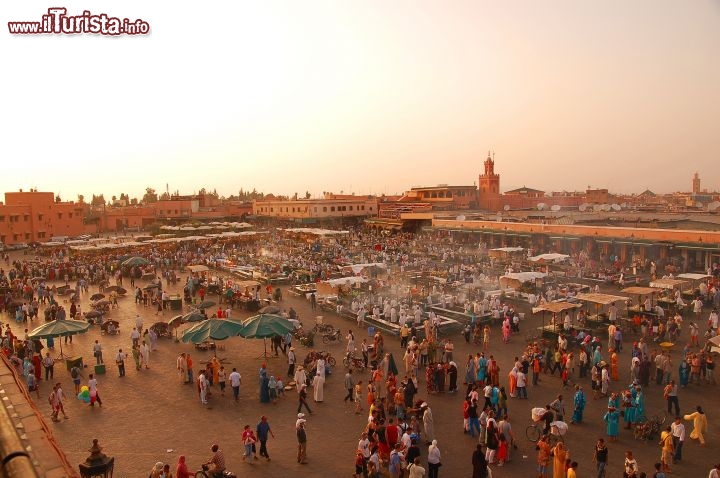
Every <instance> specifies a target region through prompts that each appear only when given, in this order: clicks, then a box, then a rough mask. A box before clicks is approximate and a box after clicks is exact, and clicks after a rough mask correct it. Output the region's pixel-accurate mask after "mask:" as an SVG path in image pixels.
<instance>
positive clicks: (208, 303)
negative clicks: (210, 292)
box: [193, 300, 217, 309]
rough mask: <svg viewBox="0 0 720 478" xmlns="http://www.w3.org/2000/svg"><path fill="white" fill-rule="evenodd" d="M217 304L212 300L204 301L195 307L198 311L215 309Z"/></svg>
mask: <svg viewBox="0 0 720 478" xmlns="http://www.w3.org/2000/svg"><path fill="white" fill-rule="evenodd" d="M215 304H217V302H214V301H212V300H204V301H202V302H200V303H199V304H198V305H195V306H193V307H195V308H196V309H209V308H210V307H213V306H214V305H215Z"/></svg>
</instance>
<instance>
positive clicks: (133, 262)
mask: <svg viewBox="0 0 720 478" xmlns="http://www.w3.org/2000/svg"><path fill="white" fill-rule="evenodd" d="M148 264H150V261H149V260H147V259H145V258H144V257H140V256H135V257H131V258H129V259H125V260H124V261H122V262H121V263H120V265H122V266H124V267H137V266H145V265H148Z"/></svg>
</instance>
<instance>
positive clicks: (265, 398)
mask: <svg viewBox="0 0 720 478" xmlns="http://www.w3.org/2000/svg"><path fill="white" fill-rule="evenodd" d="M269 386H270V379H269V378H268V375H267V370H266V369H265V364H263V366H262V367H260V402H262V403H270V388H269Z"/></svg>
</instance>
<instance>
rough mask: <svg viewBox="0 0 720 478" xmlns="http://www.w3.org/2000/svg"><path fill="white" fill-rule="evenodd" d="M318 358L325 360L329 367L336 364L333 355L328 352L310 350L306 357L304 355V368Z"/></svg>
mask: <svg viewBox="0 0 720 478" xmlns="http://www.w3.org/2000/svg"><path fill="white" fill-rule="evenodd" d="M319 358H321V359H323V360H325V362H326V363H327V364H328V365H330V366H331V367H334V366H335V365H336V364H337V362H336V361H335V357H333V356H332V355H330V352H324V351H315V350H311V351H310V352H308V354H307V357H305V361H304V362H303V364H304V366H305V368H307V367H308V366H309V365H310V364H311V363H312V362H314V361H315V360H317V359H319Z"/></svg>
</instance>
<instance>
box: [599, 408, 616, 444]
mask: <svg viewBox="0 0 720 478" xmlns="http://www.w3.org/2000/svg"><path fill="white" fill-rule="evenodd" d="M603 420H605V423H606V424H607V434H608V436H609V437H610V441H615V440H617V436H618V422H619V421H620V412H618V411H617V410H616V409H615V408H614V407H610V408H608V411H607V413H606V414H605V416H604V417H603Z"/></svg>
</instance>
